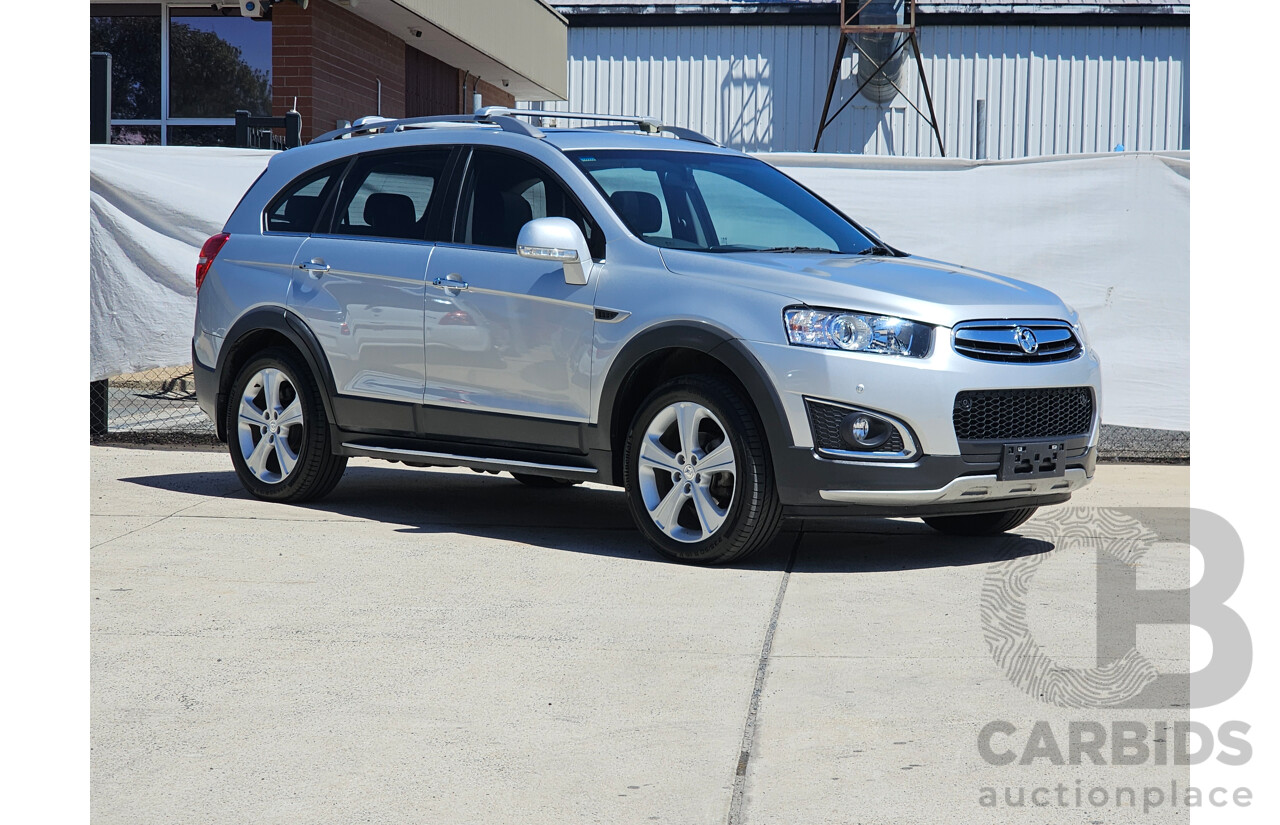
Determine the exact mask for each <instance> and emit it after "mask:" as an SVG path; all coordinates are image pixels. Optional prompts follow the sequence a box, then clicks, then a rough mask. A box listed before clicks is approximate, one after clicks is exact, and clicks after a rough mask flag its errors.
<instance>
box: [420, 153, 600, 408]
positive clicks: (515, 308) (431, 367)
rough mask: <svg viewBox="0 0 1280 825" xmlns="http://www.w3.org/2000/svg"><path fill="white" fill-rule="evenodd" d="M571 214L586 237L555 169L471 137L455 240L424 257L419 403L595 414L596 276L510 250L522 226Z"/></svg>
mask: <svg viewBox="0 0 1280 825" xmlns="http://www.w3.org/2000/svg"><path fill="white" fill-rule="evenodd" d="M543 217H567V218H569V219H571V220H573V221H575V222H576V223H578V224H579V226H581V227H582V228H583V229H584V232H585V234H587V236H588V241H589V242H592V241H593V239H594V243H593V245H596V244H598V243H599V241H600V238H601V235H600V230H599V228H598V227H596V226H595V224H594V223H593V222H592V221H591V220H590V218H589V217H588V216H587V215H586V213H585V212H584V211H583V209H582V208H581V206H580V205H579V204H578V203H577V201H576V200H575V199H574V198H573V197H572V195H571V194H570V192H569V190H568V188H567V187H566V186H565V185H564V184H563V183H562V182H561V181H559V180H558V179H557V178H556V176H555V175H554V174H553V173H552V172H550V171H549V170H547V169H546V168H545V167H543V166H542V165H541V164H538V163H535V162H534V161H532V160H531V159H529V158H528V157H526V156H524V155H519V154H515V153H511V152H503V151H499V150H494V149H474V150H472V153H471V157H470V160H469V162H468V163H467V168H466V174H465V177H464V178H463V182H462V187H461V190H460V198H459V203H458V214H457V219H456V224H455V227H454V231H453V241H452V242H451V243H441V244H440V245H439V246H438V247H437V249H436V251H435V253H434V254H433V255H432V257H431V262H430V264H429V265H428V273H427V276H428V298H427V310H426V327H427V328H426V347H427V356H426V360H427V382H426V383H427V387H426V403H427V404H433V405H439V406H450V407H457V408H461V409H466V410H478V411H486V412H499V413H508V414H517V415H533V416H538V417H540V418H547V419H557V420H564V421H574V422H585V421H588V420H589V419H590V395H591V373H590V363H591V336H592V331H593V325H594V323H595V320H594V319H595V316H594V312H595V308H594V297H595V291H596V281H595V279H591V281H590V282H589V283H587V284H586V285H583V286H575V285H571V284H566V283H565V282H564V267H563V266H562V265H561V264H558V263H554V262H549V261H535V260H530V259H528V258H522V257H520V256H519V255H517V254H516V238H517V236H518V235H519V233H520V228H521V227H522V226H524V224H525V223H527V222H529V221H531V220H533V219H534V218H543Z"/></svg>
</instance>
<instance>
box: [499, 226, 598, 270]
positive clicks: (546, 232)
mask: <svg viewBox="0 0 1280 825" xmlns="http://www.w3.org/2000/svg"><path fill="white" fill-rule="evenodd" d="M516 253H517V254H519V255H520V257H521V258H532V259H533V260H535V261H557V262H559V263H562V264H564V282H565V283H566V284H574V285H577V286H582V285H583V284H585V283H586V282H587V269H586V268H587V267H589V266H590V265H591V250H590V249H588V248H587V239H586V238H584V237H583V236H582V230H581V229H579V228H578V225H577V224H576V223H574V222H573V221H571V220H569V219H568V218H537V219H536V220H532V221H529V222H528V223H526V224H525V225H524V226H522V227H520V236H519V237H518V238H517V239H516Z"/></svg>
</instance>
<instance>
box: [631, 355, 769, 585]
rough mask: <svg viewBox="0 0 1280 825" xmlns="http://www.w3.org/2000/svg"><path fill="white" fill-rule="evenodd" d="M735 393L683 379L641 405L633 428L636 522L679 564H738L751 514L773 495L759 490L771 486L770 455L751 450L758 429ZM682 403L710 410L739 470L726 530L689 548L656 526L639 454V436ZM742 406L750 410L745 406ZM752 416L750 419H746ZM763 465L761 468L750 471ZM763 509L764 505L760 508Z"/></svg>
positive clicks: (708, 380) (722, 385)
mask: <svg viewBox="0 0 1280 825" xmlns="http://www.w3.org/2000/svg"><path fill="white" fill-rule="evenodd" d="M732 392H734V391H733V389H732V388H731V387H729V386H728V385H727V384H726V383H724V382H722V381H720V380H718V379H712V378H706V377H702V376H695V377H686V378H679V379H675V380H674V381H671V382H669V383H667V384H664V385H662V386H660V387H659V388H658V389H656V390H655V391H654V392H653V393H652V394H651V395H650V396H649V397H648V398H647V399H646V400H645V401H644V403H643V404H641V405H640V409H639V412H637V413H636V416H635V418H634V419H633V420H632V422H631V427H630V429H629V430H628V432H627V440H626V453H625V457H624V464H623V473H624V476H625V488H626V493H627V504H628V506H629V507H630V509H631V516H632V518H633V520H634V521H635V523H636V526H637V527H638V528H639V530H640V532H641V533H642V534H644V537H645V538H646V539H647V540H648V541H649V543H650V544H651V545H653V547H654V549H656V550H657V551H658V552H659V553H661V554H662V555H663V556H665V557H666V558H668V559H671V560H673V561H680V562H685V563H691V564H714V563H716V562H717V561H719V560H720V559H721V558H722V557H725V556H726V555H729V556H732V557H734V558H736V557H737V556H738V553H737V552H736V549H737V545H740V544H741V543H742V542H741V536H739V533H740V532H741V531H742V530H743V529H744V527H745V525H744V522H745V521H746V520H747V514H748V511H749V510H750V509H751V507H752V503H753V500H758V499H760V498H761V497H762V496H764V495H765V494H768V493H770V492H771V491H766V490H761V489H757V487H758V479H764V480H765V481H766V483H769V482H768V477H769V474H770V473H771V472H772V468H771V467H770V466H769V457H768V455H767V453H765V454H763V455H757V454H756V453H755V452H754V451H752V449H751V445H750V444H748V442H747V438H746V433H745V432H744V430H745V428H746V427H747V426H750V427H753V428H754V429H755V431H756V432H758V431H759V428H758V426H757V425H756V424H755V423H754V422H753V421H748V422H744V421H742V420H741V414H740V413H739V412H737V411H736V410H735V409H734V404H733V400H732V399H731V398H729V397H727V394H728V393H732ZM679 401H692V402H694V403H697V404H701V405H702V406H704V407H706V408H707V409H709V410H710V411H711V412H712V413H713V414H714V415H715V417H716V418H717V419H718V420H719V421H720V424H721V427H722V428H723V429H724V431H725V433H726V435H727V436H728V438H729V441H730V443H731V444H732V445H733V454H734V460H735V462H736V464H737V466H736V468H735V478H734V492H733V501H732V502H731V503H730V505H729V511H728V515H726V517H725V520H724V523H723V524H722V525H721V526H720V529H719V530H717V531H716V532H715V533H714V534H712V535H711V536H710V537H709V538H706V539H703V540H702V541H698V542H693V543H685V542H680V541H676V540H675V539H673V538H671V537H670V536H668V535H666V534H665V533H663V532H662V531H661V530H660V529H658V526H657V525H656V524H654V523H653V519H652V518H651V517H650V516H649V511H648V509H647V508H646V507H645V504H644V498H643V496H642V495H641V493H640V462H639V453H638V436H642V435H643V434H644V433H645V432H646V431H647V430H648V428H649V424H650V422H652V420H653V418H654V417H655V416H656V415H657V414H658V413H659V412H661V411H662V410H664V409H666V408H667V407H668V406H670V405H671V404H674V403H676V402H679ZM742 406H743V407H746V404H745V402H742ZM746 414H747V415H750V413H749V412H748V413H746ZM756 462H759V463H760V465H761V466H758V467H753V466H750V465H751V464H754V463H756ZM757 507H758V502H757Z"/></svg>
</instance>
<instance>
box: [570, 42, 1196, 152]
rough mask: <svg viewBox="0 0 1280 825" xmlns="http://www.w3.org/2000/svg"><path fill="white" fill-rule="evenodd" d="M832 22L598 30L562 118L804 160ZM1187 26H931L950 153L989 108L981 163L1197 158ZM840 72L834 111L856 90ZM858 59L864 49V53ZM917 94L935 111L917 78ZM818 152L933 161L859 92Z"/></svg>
mask: <svg viewBox="0 0 1280 825" xmlns="http://www.w3.org/2000/svg"><path fill="white" fill-rule="evenodd" d="M838 36H839V35H838V30H837V28H836V27H835V26H834V25H832V26H809V25H793V26H758V25H757V26H739V25H731V26H730V25H716V26H707V25H699V26H670V27H651V28H650V27H630V28H620V27H598V28H588V27H583V28H571V29H570V30H569V63H568V83H569V99H568V101H567V102H561V103H549V104H547V108H557V109H560V110H561V111H587V112H601V113H610V114H625V115H637V114H639V115H647V114H653V115H657V116H660V117H662V118H663V120H664V121H665V122H668V123H672V124H674V125H678V126H686V127H689V128H692V129H696V130H698V131H701V132H703V133H705V134H707V135H709V136H711V137H713V138H715V139H716V140H718V141H720V142H722V143H724V144H726V145H728V146H732V147H734V148H738V149H743V150H746V151H775V152H776V151H808V150H810V149H812V148H813V138H814V135H815V134H816V133H817V129H818V118H819V116H820V115H821V113H822V103H823V99H824V97H825V94H826V85H827V78H828V76H829V74H830V71H831V61H832V59H833V57H834V55H835V49H836V46H837V45H838V40H837V38H838ZM1189 41H1190V38H1189V30H1188V29H1187V28H1186V27H1180V26H1152V27H1135V26H1119V27H1117V26H1110V27H1108V26H1031V25H1018V26H1003V25H998V26H967V25H966V26H951V25H945V26H944V25H939V26H925V27H922V28H921V30H920V45H921V51H922V52H923V55H924V64H925V71H926V73H927V75H928V77H929V82H930V88H931V90H932V92H933V98H934V104H935V106H936V107H937V109H938V117H939V120H940V122H941V126H942V130H943V138H944V140H945V142H946V149H947V155H948V156H951V157H968V158H972V157H975V151H976V149H977V145H978V139H977V138H978V135H977V116H976V110H977V101H979V100H984V101H986V104H985V106H986V112H987V115H986V119H987V123H986V151H987V157H988V158H991V159H997V158H1018V157H1027V156H1035V155H1047V154H1063V153H1071V152H1105V151H1109V150H1111V149H1112V148H1114V147H1115V146H1116V145H1117V144H1124V146H1125V147H1126V148H1128V149H1141V150H1163V149H1189V148H1190V117H1189V100H1188V89H1189V84H1188V63H1189V53H1190V42H1189ZM850 51H854V50H853V49H852V47H850V48H849V49H847V50H846V56H845V59H844V62H843V65H842V67H841V74H842V76H841V81H840V83H839V85H838V86H837V94H836V98H835V99H834V100H833V103H832V111H835V109H836V107H837V106H838V105H839V104H840V103H842V102H843V101H844V100H845V99H846V98H847V97H848V96H849V95H851V94H852V93H853V91H854V88H855V85H854V83H853V80H852V78H853V77H854V76H856V63H855V62H854V61H855V60H856V57H850V56H849V54H848V52H850ZM855 55H856V52H855ZM905 91H906V92H907V94H909V95H911V97H912V99H913V100H914V101H915V102H916V104H917V105H918V106H919V107H920V108H921V109H922V110H925V111H927V108H926V105H925V99H924V93H923V90H922V88H921V84H920V83H919V82H918V78H917V77H916V72H915V70H914V68H912V69H911V70H910V71H909V72H907V85H906V87H905ZM819 149H820V151H824V152H858V153H865V154H875V155H907V156H936V155H937V154H938V147H937V144H936V142H935V141H934V140H933V136H932V132H931V130H930V128H929V124H928V122H927V121H925V120H923V119H922V118H920V116H918V115H917V114H916V113H915V112H914V111H913V110H912V109H911V108H910V106H908V105H907V103H906V101H905V100H904V99H902V98H901V97H899V98H898V99H897V100H895V101H893V102H891V103H888V104H884V105H875V104H872V103H870V102H868V101H864V100H863V99H861V98H859V99H858V100H856V101H855V102H854V103H852V104H850V106H849V108H848V109H846V110H845V111H844V112H842V113H841V114H840V116H839V118H837V119H836V121H835V122H834V123H833V124H832V125H831V126H830V127H828V129H827V132H826V134H824V136H823V139H822V145H821V146H820V147H819Z"/></svg>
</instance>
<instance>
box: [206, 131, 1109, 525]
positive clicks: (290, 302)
mask: <svg viewBox="0 0 1280 825" xmlns="http://www.w3.org/2000/svg"><path fill="white" fill-rule="evenodd" d="M459 144H464V145H471V146H496V147H506V148H507V149H510V150H518V151H519V152H522V153H524V154H526V155H528V156H530V157H532V158H534V159H536V160H537V161H540V162H541V163H542V164H544V165H545V166H546V167H548V168H549V169H550V170H551V171H552V172H554V173H555V174H556V175H557V176H558V177H559V178H560V179H561V181H563V182H564V184H565V185H566V186H567V187H568V188H569V189H571V190H572V191H573V192H574V194H575V195H576V196H577V198H578V199H579V200H580V201H581V203H582V204H583V205H584V206H585V208H586V209H587V211H588V212H589V213H590V214H591V216H592V217H593V218H594V219H595V221H596V222H597V223H598V224H599V226H600V228H601V229H602V231H603V234H604V237H605V241H606V243H607V249H608V258H607V260H602V261H594V262H584V263H585V265H584V267H583V270H584V272H585V273H586V275H587V284H586V285H582V286H579V285H574V284H567V283H565V278H564V272H563V266H562V265H560V264H558V263H555V262H553V261H545V260H543V261H540V260H532V259H529V258H525V257H521V256H519V255H517V254H516V252H515V251H514V250H497V249H493V248H481V247H466V246H460V245H456V244H443V243H441V244H433V243H426V242H414V241H374V240H370V239H365V238H338V237H319V236H317V237H313V238H306V237H305V236H298V235H286V234H278V233H265V232H264V231H263V221H262V213H263V209H264V208H265V206H266V205H267V202H268V201H269V200H270V199H271V198H272V197H273V196H274V195H275V194H276V193H277V192H278V191H280V189H281V188H282V187H284V186H285V185H286V184H287V183H288V182H290V181H291V180H293V179H294V178H295V177H297V176H298V175H300V174H302V173H303V172H305V171H307V170H309V169H312V168H315V167H317V166H319V165H321V164H323V163H326V162H329V161H332V160H335V159H338V158H341V157H344V156H347V155H350V154H354V153H357V152H361V151H366V150H371V149H374V148H376V149H379V150H382V149H391V148H397V147H410V146H439V145H459ZM609 148H642V149H648V150H654V149H661V150H669V151H673V152H709V153H723V154H734V155H737V154H738V153H736V152H732V151H730V150H727V149H722V148H718V147H713V146H706V145H702V144H697V143H694V142H692V141H685V140H675V139H668V138H661V137H651V136H642V135H634V134H626V133H611V132H600V131H593V130H589V129H580V130H573V129H570V130H546V137H545V139H544V140H539V139H536V138H532V137H528V136H525V135H519V134H512V133H509V132H502V131H499V130H498V129H495V128H489V127H483V126H474V127H466V128H449V129H412V130H406V131H403V132H398V133H393V134H387V135H379V136H376V137H361V138H353V139H347V140H335V141H330V142H327V143H322V144H317V145H314V146H310V147H307V148H305V149H301V150H290V151H287V152H283V153H281V154H279V155H276V156H275V157H273V158H272V160H271V162H270V164H269V165H268V168H267V170H266V172H265V173H264V174H263V176H262V177H261V178H260V179H259V181H258V182H257V184H255V185H254V186H253V187H252V188H251V190H250V191H249V192H248V193H247V194H246V195H245V197H244V199H243V201H242V202H241V204H240V206H239V207H238V208H237V209H236V210H235V212H234V213H233V215H232V216H231V218H230V219H229V220H228V221H227V224H226V227H225V231H226V232H228V233H230V235H231V238H230V240H229V241H228V242H227V244H226V246H225V247H224V249H223V251H222V252H221V254H220V255H219V256H218V258H217V259H216V261H215V262H214V265H213V267H212V269H211V271H210V274H209V277H208V279H207V281H206V283H205V286H204V287H203V289H202V290H201V292H200V295H199V304H198V311H197V321H196V331H195V339H194V352H195V355H196V358H197V359H199V360H200V361H201V362H202V363H203V364H205V365H206V366H213V365H214V364H215V363H216V359H217V355H218V350H219V348H220V347H221V346H223V345H224V344H225V343H226V341H225V338H226V335H227V332H228V330H229V329H230V328H231V327H232V325H233V324H234V323H235V321H236V320H237V319H238V318H240V317H242V316H243V315H244V314H245V313H246V312H249V311H251V310H253V309H255V308H258V307H262V306H274V307H286V306H287V307H289V308H290V309H292V310H294V311H295V312H297V313H298V314H299V315H301V316H302V317H303V318H304V319H305V320H306V322H307V324H308V325H309V326H310V327H311V329H312V331H313V332H314V333H315V335H316V337H317V338H318V339H319V340H320V342H321V344H322V346H323V348H324V350H325V354H326V357H327V358H328V359H329V365H330V367H331V368H332V370H333V374H334V378H335V382H336V385H337V391H338V392H339V393H341V394H347V395H352V396H362V397H368V398H376V399H389V400H400V401H416V402H419V403H426V404H428V405H432V406H445V407H455V408H459V409H466V410H475V411H490V412H501V413H509V414H515V415H521V416H530V417H537V418H545V419H555V420H563V421H573V422H582V423H595V422H597V421H598V420H599V419H600V416H601V410H602V405H603V404H606V403H610V400H609V399H604V398H602V394H603V389H604V379H605V377H606V376H607V375H608V374H609V371H610V369H611V367H612V366H613V365H614V361H615V359H616V358H617V356H618V354H619V352H620V351H621V349H622V348H623V346H625V344H626V343H627V342H628V341H631V340H632V339H634V338H635V337H636V336H637V335H639V334H641V333H643V332H645V331H646V330H649V329H654V328H657V327H661V326H663V325H665V324H671V323H696V324H700V325H704V326H706V327H709V328H711V329H715V330H719V331H720V334H721V335H722V337H724V338H726V339H736V340H738V341H740V342H742V344H743V345H744V346H745V348H746V349H747V351H748V352H749V353H750V354H751V355H753V356H754V357H755V359H756V360H757V361H758V362H759V363H760V364H761V365H762V367H763V370H764V372H765V373H766V378H767V380H768V382H770V383H771V384H772V385H773V387H774V388H775V389H776V391H777V394H778V396H779V397H780V398H781V401H782V406H783V408H784V410H785V414H786V426H787V428H788V430H789V431H790V435H791V438H792V440H793V443H794V444H795V445H797V446H812V434H811V431H810V426H809V423H808V418H807V414H806V411H805V407H804V398H806V397H808V398H814V399H827V400H831V401H836V402H843V403H846V404H852V405H855V406H858V407H860V408H865V409H871V410H879V411H882V412H885V413H887V414H889V415H891V416H893V417H895V418H897V419H900V420H902V421H904V422H906V423H907V424H908V425H910V427H911V428H912V429H913V430H914V432H915V434H916V435H917V437H918V440H919V446H920V448H921V450H922V451H923V453H925V454H928V455H946V456H955V455H958V454H959V446H958V444H957V441H956V436H955V431H954V428H953V424H952V420H951V413H952V402H953V399H954V398H955V395H956V393H957V392H960V391H962V390H970V389H999V388H1034V387H1063V386H1090V387H1092V388H1093V390H1094V395H1095V398H1098V399H1100V398H1101V379H1100V367H1099V361H1098V358H1097V355H1096V354H1095V353H1094V352H1093V351H1092V349H1090V348H1089V347H1088V346H1087V344H1086V346H1085V349H1084V353H1083V354H1082V355H1081V356H1080V357H1078V358H1075V359H1073V360H1070V361H1065V362H1060V363H1050V364H1034V365H1031V364H1006V363H991V362H981V361H976V360H973V359H970V358H965V357H962V356H960V355H958V354H957V353H956V352H955V351H954V350H953V349H952V347H951V328H952V327H953V326H955V325H956V324H957V323H960V322H963V321H972V320H985V319H1005V318H1027V319H1046V320H1061V321H1066V322H1069V323H1071V324H1075V323H1077V321H1078V319H1077V318H1076V316H1075V314H1074V312H1073V311H1072V310H1070V309H1069V308H1068V307H1067V306H1065V305H1064V304H1063V303H1062V301H1061V300H1060V299H1059V298H1058V297H1057V296H1056V295H1054V294H1053V293H1051V292H1048V291H1047V290H1044V289H1041V288H1038V287H1035V286H1032V285H1030V284H1026V283H1022V282H1019V281H1016V280H1014V279H1011V278H1006V277H1002V276H998V275H993V274H990V273H986V272H979V271H975V270H971V269H967V268H964V267H959V266H954V265H951V264H946V263H942V262H939V261H933V260H928V259H923V258H916V257H905V258H883V257H860V256H844V255H823V254H797V253H793V254H770V253H731V254H711V253H702V252H692V251H678V250H672V249H659V248H657V247H655V246H651V245H649V244H647V243H645V242H643V241H641V240H640V239H638V238H636V237H635V236H633V235H632V234H631V233H630V232H629V231H628V230H627V228H626V227H625V225H624V224H623V223H622V222H621V220H620V219H619V218H618V217H617V216H616V215H615V213H614V212H613V210H612V208H610V206H609V205H608V203H607V201H606V200H605V199H604V197H603V195H602V194H601V192H600V191H599V190H598V189H597V188H596V187H595V186H594V185H593V184H592V182H591V181H590V180H589V179H588V178H587V177H586V176H585V175H584V174H583V173H582V172H581V171H580V170H579V169H578V168H577V167H576V166H575V165H574V164H573V163H572V162H571V161H570V160H569V158H568V157H567V156H566V155H565V154H564V152H565V151H569V150H576V149H591V150H603V149H609ZM312 258H318V259H322V260H323V261H324V263H326V264H328V265H329V266H330V267H331V268H330V269H329V270H328V271H327V272H324V273H322V274H321V275H320V277H313V273H310V272H307V271H304V270H301V269H299V268H298V266H299V265H301V264H303V263H307V262H308V261H310V260H311V259H312ZM448 280H454V281H458V282H463V283H465V284H466V288H465V289H461V288H451V287H449V286H448V284H447V283H445V284H443V285H437V284H436V283H435V282H436V281H448ZM798 304H807V305H810V306H817V307H829V308H838V309H846V310H856V311H861V312H870V313H879V314H885V315H894V316H900V317H903V318H907V319H910V320H914V321H919V322H923V323H926V324H929V325H933V326H934V327H935V333H934V341H933V347H932V350H931V352H930V353H929V355H928V356H927V357H924V358H909V357H894V356H883V355H874V354H862V353H854V352H844V351H835V350H821V349H811V348H804V347H798V346H792V345H790V344H788V342H787V338H786V335H785V331H784V326H783V310H784V309H785V308H786V307H789V306H795V305H798ZM595 307H607V308H609V309H611V310H615V311H619V312H620V313H621V314H620V315H619V316H618V317H617V318H615V319H611V320H610V321H609V322H605V321H600V320H595V319H594V318H593V310H594V308H595ZM450 312H461V313H464V314H465V315H466V316H467V317H468V318H469V319H470V320H471V321H472V323H471V324H470V325H469V328H466V329H463V328H462V327H467V326H468V325H466V324H450V325H447V326H455V327H459V328H457V329H445V328H444V326H442V325H441V324H440V321H441V319H442V318H443V317H444V315H446V314H448V313H450ZM452 317H453V318H455V319H456V318H458V317H459V316H452ZM757 401H758V402H763V399H757ZM1095 407H1096V408H1095V414H1094V424H1093V428H1092V433H1091V436H1090V443H1091V444H1094V443H1096V440H1097V429H1098V421H1099V419H1100V409H1101V404H1100V403H1098V404H1097V405H1095ZM886 466H888V465H886ZM899 466H901V467H902V468H903V469H902V471H903V472H909V471H910V465H909V464H907V465H899ZM1071 482H1072V483H1071V489H1075V488H1076V487H1077V486H1079V483H1083V482H1082V481H1081V480H1080V479H1076V478H1074V477H1073V478H1072V479H1071ZM933 492H937V491H926V492H925V493H922V494H921V495H923V496H926V497H927V496H928V495H932V494H933ZM939 495H944V494H943V493H939ZM832 499H833V500H840V501H849V500H858V492H857V491H843V492H841V491H834V492H832Z"/></svg>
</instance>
